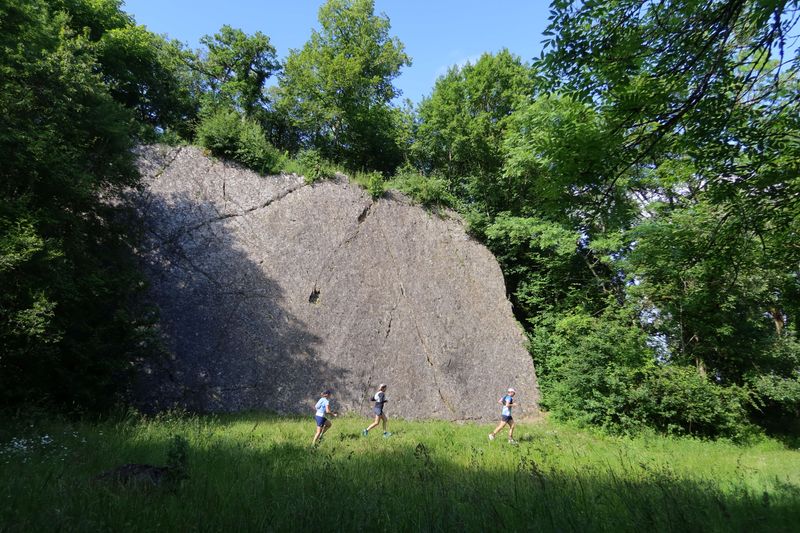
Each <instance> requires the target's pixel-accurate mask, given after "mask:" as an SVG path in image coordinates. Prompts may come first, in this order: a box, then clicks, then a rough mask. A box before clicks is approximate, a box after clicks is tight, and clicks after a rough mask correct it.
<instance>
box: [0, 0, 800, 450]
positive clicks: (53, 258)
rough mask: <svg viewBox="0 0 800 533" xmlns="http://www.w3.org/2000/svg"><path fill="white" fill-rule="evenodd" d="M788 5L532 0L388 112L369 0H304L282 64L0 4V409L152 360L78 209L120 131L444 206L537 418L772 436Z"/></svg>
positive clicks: (95, 18) (794, 406) (116, 152)
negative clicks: (531, 373) (503, 326)
mask: <svg viewBox="0 0 800 533" xmlns="http://www.w3.org/2000/svg"><path fill="white" fill-rule="evenodd" d="M798 17H800V3H798V1H797V0H780V1H776V2H762V1H760V0H703V1H700V0H659V1H656V0H609V1H607V2H579V1H567V0H554V1H553V2H551V18H550V26H549V28H548V30H547V33H546V36H547V38H548V39H549V41H548V43H547V47H546V50H545V52H544V53H543V55H542V56H541V57H540V58H537V59H535V60H533V61H532V62H526V61H523V59H522V58H519V57H518V56H515V55H514V54H513V53H511V52H510V51H508V50H502V51H500V52H498V53H496V54H488V53H487V54H484V55H483V56H481V57H480V58H479V59H478V60H477V61H475V62H474V63H471V64H467V65H464V66H461V67H453V68H451V69H450V70H449V71H448V72H447V73H446V74H445V75H443V76H442V77H440V78H439V79H438V80H437V81H436V83H435V85H434V87H433V88H432V90H431V93H430V95H429V96H427V97H425V98H423V100H422V102H420V103H419V104H418V105H416V106H413V105H411V104H410V102H406V103H404V104H403V105H397V104H394V103H393V101H394V100H395V97H396V96H397V94H398V92H397V89H396V88H395V87H394V86H393V85H392V80H394V79H395V78H396V77H397V75H398V74H399V72H400V70H401V69H402V68H403V67H406V66H409V65H410V64H411V58H410V57H408V56H407V55H406V53H405V51H404V46H403V44H402V42H401V41H400V40H399V39H398V38H397V37H394V36H392V35H391V33H390V30H391V28H390V25H389V21H388V18H386V17H385V16H384V15H376V14H375V13H374V3H373V2H372V1H371V0H329V1H327V2H326V3H325V4H324V5H323V6H322V7H321V8H320V12H319V18H320V29H319V30H314V31H313V32H312V35H311V36H310V38H309V40H308V42H307V43H306V45H305V46H304V47H303V48H301V49H300V50H296V51H292V52H290V54H289V55H288V57H287V58H286V59H285V60H283V61H282V60H279V59H278V52H277V51H276V50H275V48H274V47H273V46H272V44H271V43H270V40H269V37H268V36H266V35H264V34H261V33H260V32H257V33H256V34H254V35H247V34H245V33H244V32H242V31H241V30H238V29H235V28H231V27H230V26H222V27H221V29H220V31H219V32H218V33H216V34H214V35H210V36H206V37H204V38H203V39H202V40H201V45H202V48H201V49H200V50H198V51H191V50H187V49H186V48H185V47H184V46H183V45H181V44H180V43H177V42H175V41H169V40H168V39H167V38H165V37H163V36H157V35H154V34H152V33H150V32H148V31H147V30H146V29H144V28H143V27H142V26H137V25H135V23H134V21H133V20H132V19H131V18H130V17H129V16H128V15H126V14H125V13H124V12H123V11H122V10H121V2H120V1H119V0H91V1H90V0H58V1H56V2H45V1H44V0H34V1H32V2H27V1H23V0H2V3H0V29H1V30H2V35H3V37H2V38H0V44H2V47H1V48H0V50H1V51H0V68H2V70H3V72H4V78H3V79H4V81H3V82H2V83H3V91H2V96H0V104H1V105H0V111H1V112H2V114H3V115H2V117H3V125H2V127H0V153H2V154H3V156H4V158H5V160H7V161H8V162H9V163H8V164H7V165H6V167H5V168H3V169H2V170H0V173H2V178H3V180H2V183H3V187H4V188H5V189H6V190H5V191H4V193H5V194H4V195H3V198H4V199H3V200H2V201H0V250H2V254H3V255H2V262H0V279H2V282H3V286H4V287H7V289H6V290H5V291H4V294H3V295H2V297H0V316H2V321H0V340H2V343H3V346H4V348H3V354H2V358H0V384H1V385H3V389H4V391H5V392H4V403H6V404H7V405H19V404H23V403H26V402H31V401H33V399H34V398H36V401H37V402H39V401H41V402H45V403H47V401H46V400H49V403H50V404H51V405H56V406H62V407H63V406H64V405H75V406H86V405H91V404H93V403H95V401H94V400H95V399H96V398H97V397H104V398H105V397H110V396H111V395H113V394H115V393H116V392H119V391H118V390H116V389H115V388H114V387H113V384H114V383H119V382H124V380H119V379H117V378H118V377H119V376H120V375H125V374H126V373H127V372H128V371H129V370H130V368H131V362H132V361H135V360H136V359H137V358H141V357H147V356H149V354H152V353H153V352H155V351H157V347H156V344H157V343H156V342H155V340H154V338H153V337H152V326H153V324H154V323H155V320H156V319H155V318H154V317H153V316H152V313H151V312H150V311H149V310H147V309H145V308H142V307H141V305H140V304H139V303H138V302H139V300H138V298H137V297H136V294H137V293H138V292H139V291H140V290H141V281H142V280H140V279H139V278H138V274H137V271H136V267H135V261H134V259H133V254H132V252H131V248H132V246H133V245H134V244H135V236H133V235H130V233H129V230H126V229H125V227H124V226H123V225H120V224H117V223H115V221H118V220H120V214H119V213H118V212H116V211H118V209H117V208H112V207H110V206H109V205H107V204H104V203H103V202H101V201H100V200H99V197H100V195H108V194H113V193H114V191H118V190H119V189H120V188H121V187H124V186H130V185H133V184H135V183H136V179H137V178H136V176H135V171H134V167H133V162H132V156H131V152H130V148H131V146H132V145H133V143H136V142H154V141H158V142H197V143H199V144H201V145H202V146H205V147H206V148H208V149H209V150H210V151H211V152H212V153H213V154H215V155H218V156H220V157H226V158H230V159H234V160H237V161H239V162H241V163H242V164H245V165H247V166H249V167H251V168H254V169H255V170H257V171H259V172H262V173H265V174H268V173H270V172H275V171H278V170H280V169H281V168H283V167H284V166H285V165H286V164H287V162H288V161H289V159H290V158H297V159H298V160H301V161H313V162H315V163H314V164H316V165H320V164H322V163H321V162H323V161H326V160H328V161H330V162H332V163H334V164H337V165H340V166H342V167H344V168H346V169H348V170H350V171H369V172H373V173H375V172H380V173H381V174H373V176H377V181H378V182H379V183H378V188H377V191H378V194H379V193H380V190H382V189H381V187H380V185H381V183H380V182H381V181H382V179H381V175H382V176H383V180H387V183H388V180H391V184H392V185H393V186H399V187H400V188H402V189H403V190H406V191H408V192H409V193H411V194H412V195H417V196H418V197H419V198H423V197H424V199H422V200H421V201H424V202H425V203H437V202H438V203H442V204H446V205H449V206H451V207H453V208H455V209H457V210H458V211H459V212H460V213H462V215H463V217H464V219H465V220H466V222H467V224H468V226H469V229H470V231H471V233H472V234H473V235H474V236H475V237H476V238H478V239H479V240H481V241H482V242H484V243H485V244H486V245H487V246H488V247H489V248H490V249H491V250H492V252H493V253H494V254H495V255H496V257H497V258H498V261H499V262H500V264H501V267H502V269H503V273H504V276H505V279H506V285H507V290H508V294H509V298H510V299H511V301H512V303H513V306H514V312H515V314H516V316H517V318H518V320H519V321H520V323H521V324H522V325H523V327H524V328H525V330H526V332H527V334H528V336H529V339H530V349H531V354H532V356H533V358H534V361H535V363H536V368H537V372H538V374H539V379H540V385H541V388H542V394H543V396H542V405H543V406H544V407H546V408H547V409H549V410H550V411H551V413H552V414H553V415H554V416H556V417H559V418H563V419H568V420H573V421H578V422H580V423H584V424H590V425H595V426H601V427H604V428H606V429H608V430H610V431H622V432H626V431H631V432H633V431H638V430H640V429H642V428H646V427H649V428H654V429H656V430H658V431H662V432H666V433H674V434H692V435H700V436H710V437H714V436H726V437H731V438H744V437H745V436H746V435H748V434H751V433H752V432H754V431H757V428H758V427H762V428H767V429H770V430H786V429H788V428H789V426H791V425H792V424H795V425H796V424H797V421H798V419H800V342H799V341H798V326H797V317H798V313H800V236H798V230H797V228H800V177H799V175H798V172H799V171H800V109H798V103H799V102H800V85H799V84H798V71H799V70H800V59H798V57H797V52H796V51H795V52H794V54H795V55H793V56H792V55H791V54H790V53H788V52H787V48H788V46H787V39H788V38H789V37H790V36H792V35H793V33H792V32H793V31H796V23H797V21H798ZM23 42H24V43H30V44H28V45H27V46H19V43H23ZM33 43H35V45H34V44H33ZM272 77H277V84H274V85H272V86H269V87H268V86H267V81H268V80H269V79H270V78H272ZM76 102H77V103H78V105H76ZM57 161H58V162H59V164H56V162H57ZM61 161H64V162H67V164H61V163H60V162H61ZM385 184H386V183H384V185H385ZM372 185H373V184H371V185H370V189H371V190H372V188H373V187H372ZM87 213H91V216H87ZM109 243H113V244H114V245H113V246H110V245H109ZM111 272H113V273H114V275H111V274H110V273H111ZM76 307H87V308H89V309H93V310H97V313H96V314H94V313H89V314H78V315H76V313H74V312H73V311H72V310H73V309H74V308H76ZM109 317H113V319H112V318H109ZM87 369H88V370H89V371H88V372H87ZM78 376H80V379H79V380H77V381H74V382H69V386H64V384H63V382H62V380H64V379H65V378H66V379H68V380H72V379H77V378H78ZM76 383H78V384H79V385H75V384H76Z"/></svg>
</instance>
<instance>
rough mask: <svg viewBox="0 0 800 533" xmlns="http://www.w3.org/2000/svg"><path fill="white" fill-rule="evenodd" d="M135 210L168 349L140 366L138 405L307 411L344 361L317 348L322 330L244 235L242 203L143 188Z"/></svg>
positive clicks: (342, 373)
mask: <svg viewBox="0 0 800 533" xmlns="http://www.w3.org/2000/svg"><path fill="white" fill-rule="evenodd" d="M136 210H137V212H138V215H139V222H140V224H141V226H142V229H143V233H144V243H143V245H142V247H141V249H140V250H139V252H140V257H141V260H142V264H143V267H144V270H145V273H146V275H147V278H148V279H149V283H150V285H149V288H148V300H149V301H150V302H152V303H153V304H154V305H155V306H156V307H157V309H158V313H159V317H160V326H159V327H160V334H161V338H162V340H163V345H164V347H165V348H166V350H165V351H166V355H165V356H164V357H163V358H160V359H157V360H153V361H143V362H142V363H141V365H140V366H141V368H140V369H139V370H140V371H139V379H138V381H137V385H136V386H135V388H134V397H135V403H136V404H137V406H138V407H139V408H141V409H142V410H144V411H158V410H163V409H171V408H176V407H177V408H185V409H188V410H191V411H198V412H207V411H217V412H219V411H240V410H244V409H267V410H271V411H275V412H278V413H297V412H304V413H308V412H309V410H310V408H311V406H313V403H314V401H315V400H316V398H317V397H318V395H319V393H320V391H321V390H323V389H325V388H336V387H337V385H338V384H339V383H342V382H344V380H345V377H346V375H347V370H346V369H344V368H340V367H336V366H334V365H331V364H330V363H327V362H325V361H323V360H322V359H321V358H320V357H319V356H318V351H317V350H318V348H319V346H320V339H319V338H318V337H317V336H315V335H314V334H313V333H312V332H311V331H310V330H309V329H308V327H307V326H306V324H305V323H303V321H301V320H300V319H298V318H297V317H296V316H294V315H293V314H292V313H290V312H289V311H287V306H286V305H284V304H285V298H286V295H285V293H284V290H283V289H282V288H281V286H280V285H279V284H278V283H277V282H276V281H275V280H273V279H270V278H269V277H268V276H266V275H265V273H264V269H262V268H261V267H260V265H261V264H262V263H263V262H264V260H266V258H267V257H268V254H266V253H264V254H263V257H259V256H258V254H259V252H260V251H259V250H258V249H257V247H254V246H249V244H250V243H247V242H243V238H244V237H247V236H248V235H250V234H251V233H252V232H249V231H243V230H244V229H245V228H246V227H247V224H248V221H247V220H246V218H247V217H246V216H243V215H242V214H241V209H238V208H237V210H236V211H231V212H220V210H219V209H218V208H217V206H216V205H215V204H214V203H212V202H209V201H196V200H195V199H193V198H191V197H190V196H189V195H188V194H185V193H184V194H177V195H176V194H173V195H171V196H169V197H168V198H165V197H163V196H159V195H155V194H151V193H144V194H142V195H141V196H140V197H138V198H137V199H136ZM256 244H257V243H256Z"/></svg>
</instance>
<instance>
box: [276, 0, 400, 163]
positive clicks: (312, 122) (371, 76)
mask: <svg viewBox="0 0 800 533" xmlns="http://www.w3.org/2000/svg"><path fill="white" fill-rule="evenodd" d="M319 21H320V24H321V25H322V29H321V31H319V32H318V31H316V30H315V31H312V34H311V39H310V40H309V41H308V42H307V43H306V44H305V46H303V48H302V49H301V50H292V51H291V52H290V54H289V57H288V58H287V60H286V66H285V68H284V73H283V75H282V76H281V79H280V90H279V99H280V101H279V102H278V108H280V109H282V110H283V112H285V113H286V114H287V116H288V118H289V121H290V123H291V124H292V126H293V127H294V128H296V130H297V131H298V133H299V135H300V136H301V139H300V144H301V145H302V146H304V147H307V148H308V147H313V148H316V149H318V150H320V151H321V152H322V154H323V156H325V157H328V158H330V159H333V160H334V161H337V162H340V163H344V164H346V165H347V166H349V167H350V168H352V169H361V168H363V169H371V170H394V168H395V167H396V166H397V165H398V164H399V163H400V157H401V154H400V147H399V146H398V144H397V139H396V138H395V137H394V135H393V131H394V130H395V128H394V126H395V122H394V116H393V113H392V110H391V107H390V102H391V100H392V99H393V98H394V97H395V96H398V91H397V90H396V89H395V88H394V86H393V85H392V80H393V79H394V78H395V77H396V76H397V75H398V74H399V72H400V69H401V68H402V67H403V66H406V65H410V64H411V59H410V58H409V57H408V56H407V55H406V54H405V52H404V48H403V44H402V43H401V42H400V41H399V40H398V39H396V38H392V37H390V36H389V28H390V26H389V20H388V19H387V18H386V17H385V16H377V15H375V14H374V4H373V2H372V0H354V1H350V0H329V1H328V2H326V3H325V4H324V5H323V6H322V7H321V8H320V10H319Z"/></svg>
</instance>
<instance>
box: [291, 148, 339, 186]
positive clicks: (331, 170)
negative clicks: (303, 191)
mask: <svg viewBox="0 0 800 533" xmlns="http://www.w3.org/2000/svg"><path fill="white" fill-rule="evenodd" d="M289 169H290V171H291V172H294V173H296V174H300V175H301V176H303V177H304V178H305V179H306V183H314V182H317V181H319V180H323V179H331V178H333V177H335V176H336V167H335V166H334V165H333V163H331V162H330V161H327V160H326V159H324V158H323V157H322V154H320V153H319V151H318V150H314V149H309V150H301V151H300V152H299V153H298V154H297V156H296V157H295V159H294V161H293V164H291V165H290V166H289Z"/></svg>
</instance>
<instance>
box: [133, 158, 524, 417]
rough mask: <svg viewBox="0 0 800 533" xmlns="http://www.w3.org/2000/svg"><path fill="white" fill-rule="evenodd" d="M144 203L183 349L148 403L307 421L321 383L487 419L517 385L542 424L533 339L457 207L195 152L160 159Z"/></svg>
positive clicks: (149, 256)
mask: <svg viewBox="0 0 800 533" xmlns="http://www.w3.org/2000/svg"><path fill="white" fill-rule="evenodd" d="M139 156H140V157H139V160H140V169H141V171H142V174H143V176H144V183H145V188H144V190H143V191H141V192H138V193H135V194H134V195H133V197H132V200H133V204H134V205H135V207H136V209H137V211H138V215H139V217H140V219H141V221H142V223H143V225H144V229H145V233H146V236H147V238H146V242H145V243H144V245H143V248H142V249H141V250H140V253H141V257H142V259H143V262H144V264H145V268H146V272H147V274H148V276H149V278H150V281H151V288H150V296H151V298H152V300H153V302H154V303H155V304H156V305H157V306H158V308H159V310H160V315H161V327H162V329H163V333H164V338H165V341H166V344H167V347H168V349H169V352H170V353H171V357H170V358H169V359H168V360H165V361H162V362H160V363H159V364H155V363H151V364H149V365H148V366H147V367H145V368H143V369H142V373H143V376H142V380H141V386H140V400H141V401H142V403H143V404H145V405H149V406H152V407H156V408H160V407H169V406H175V405H179V406H184V407H186V408H189V409H193V410H203V411H236V410H242V409H269V410H273V411H276V412H279V413H304V414H310V413H311V406H312V405H313V403H314V402H315V401H316V399H317V397H318V394H319V392H320V391H321V390H323V389H325V388H332V389H333V390H334V405H337V406H338V407H339V408H340V410H341V411H343V412H359V413H364V414H368V413H369V410H370V407H371V404H370V403H369V402H368V398H369V397H370V396H371V394H372V393H373V392H374V390H375V388H376V387H377V385H378V384H379V383H387V384H388V385H389V388H388V391H387V398H388V399H389V403H388V404H387V407H386V411H387V413H388V414H389V415H390V416H401V417H407V418H443V419H451V420H486V419H492V418H496V417H497V415H498V413H499V406H498V405H497V398H498V397H499V396H500V395H501V394H502V393H503V392H504V390H505V389H506V387H509V386H514V387H516V388H517V391H518V393H517V398H518V401H519V402H520V405H521V406H522V409H518V411H519V412H518V413H515V414H516V415H517V416H521V415H526V416H527V415H534V414H536V412H537V399H538V389H537V385H536V376H535V373H534V369H533V363H532V362H531V358H530V356H529V354H528V353H527V351H526V349H525V339H524V335H523V333H522V331H521V329H520V327H519V325H518V324H517V323H516V321H515V320H514V318H513V315H512V312H511V306H510V304H509V302H508V300H507V298H506V294H505V287H504V282H503V276H502V273H501V271H500V268H499V266H498V264H497V261H496V260H495V258H494V257H493V256H492V254H491V253H490V252H489V251H488V250H487V249H486V248H485V247H484V246H482V245H481V244H480V243H478V242H476V241H474V240H473V239H471V238H470V237H469V236H467V234H466V233H465V231H464V228H463V226H462V223H461V221H460V219H459V218H458V217H457V215H455V214H454V213H446V214H445V215H444V216H438V215H435V214H431V213H429V212H427V211H425V210H424V209H421V208H419V207H416V206H413V205H411V204H410V202H409V201H408V200H407V199H405V198H404V197H402V196H401V195H399V194H389V195H387V197H385V198H382V199H380V200H377V201H374V202H373V201H372V200H371V199H370V198H369V196H368V195H366V194H365V193H364V192H363V191H362V190H361V189H360V188H358V187H357V186H355V185H351V184H349V183H347V182H346V180H338V181H336V182H330V181H329V182H323V183H319V184H316V185H313V186H305V185H304V184H303V180H302V178H300V177H298V176H293V175H284V176H272V177H261V176H258V175H257V174H255V173H252V172H250V171H247V170H244V169H242V168H239V167H237V166H235V165H230V164H227V163H221V162H217V161H213V160H211V159H209V158H207V157H205V156H204V155H203V154H202V153H201V152H200V150H198V149H196V148H166V147H146V148H142V149H141V151H140V154H139Z"/></svg>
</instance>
